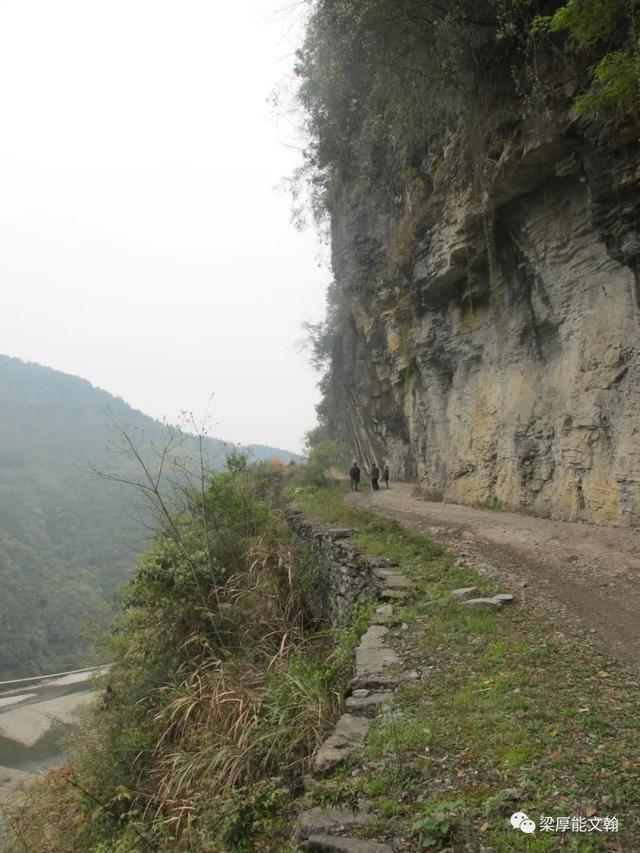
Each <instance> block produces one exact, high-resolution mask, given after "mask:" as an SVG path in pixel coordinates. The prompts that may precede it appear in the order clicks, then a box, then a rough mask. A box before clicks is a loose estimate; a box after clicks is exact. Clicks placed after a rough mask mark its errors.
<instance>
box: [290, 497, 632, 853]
mask: <svg viewBox="0 0 640 853" xmlns="http://www.w3.org/2000/svg"><path fill="white" fill-rule="evenodd" d="M344 495H345V492H344V490H343V489H342V488H332V489H328V490H322V491H318V492H316V493H315V494H311V495H307V496H305V497H304V498H303V499H301V500H299V501H298V504H299V505H300V507H301V508H302V509H304V510H305V511H306V512H308V513H310V514H312V515H315V516H316V517H318V518H320V519H322V520H323V521H326V522H330V523H331V524H337V525H340V526H344V527H350V528H353V529H354V530H355V531H356V535H355V537H354V542H355V543H356V544H357V546H358V547H359V548H360V549H361V550H362V551H363V552H365V553H368V554H380V555H384V556H387V557H389V558H391V559H393V560H397V561H398V564H399V570H400V571H402V572H403V573H404V574H405V575H407V576H408V577H409V578H411V579H412V580H413V581H414V582H415V584H416V588H417V597H416V599H415V601H412V602H411V603H410V604H409V605H407V606H404V607H402V606H394V612H393V619H392V622H391V627H392V635H393V642H395V644H396V649H397V650H398V653H399V654H400V655H401V657H402V658H403V665H402V666H403V668H404V669H405V670H407V669H412V670H416V671H417V672H418V673H419V674H420V678H419V679H418V680H416V682H415V683H412V684H407V685H406V686H404V687H402V688H401V689H400V690H399V691H398V692H397V693H396V694H395V696H394V698H393V700H392V701H391V702H390V703H386V704H385V705H384V706H382V707H381V708H379V709H378V713H377V716H376V718H375V720H374V723H373V726H372V728H371V730H370V732H369V735H368V737H367V741H366V751H365V755H364V756H363V758H362V760H360V761H356V762H354V763H353V764H352V765H350V766H347V767H343V768H341V769H340V771H338V772H336V773H335V774H334V775H333V776H332V777H331V778H329V779H328V780H322V781H319V782H318V783H317V785H316V787H315V788H314V790H313V791H312V794H311V796H312V799H313V801H314V802H316V803H329V802H330V803H333V804H343V805H349V804H353V803H355V802H357V801H358V799H359V798H362V799H366V800H367V801H369V803H370V804H371V809H372V810H373V811H375V812H377V813H378V814H379V815H380V817H379V818H377V819H376V820H375V821H372V822H370V823H368V824H367V826H366V827H363V833H366V834H367V835H368V836H369V837H371V838H377V839H380V838H385V839H388V840H389V841H390V842H393V843H394V844H395V845H396V847H397V849H406V850H420V849H445V848H450V849H452V850H456V851H457V850H479V849H480V847H481V846H484V847H488V848H491V849H493V850H495V851H511V850H528V851H537V850H557V849H560V848H562V849H565V850H580V851H583V850H625V851H633V850H640V738H639V734H640V718H639V715H638V707H639V700H640V683H639V677H638V674H637V673H636V672H635V671H633V670H631V669H630V668H629V667H627V666H625V665H623V664H620V663H617V662H615V661H613V660H610V659H608V658H607V657H605V656H604V655H602V654H600V653H599V652H598V651H596V650H595V649H594V648H593V647H592V646H591V645H590V643H589V642H588V641H587V640H585V639H584V638H582V637H578V636H577V635H575V634H574V633H571V632H570V631H568V630H564V629H563V627H562V626H560V625H558V624H555V623H552V622H550V621H547V620H545V619H542V618H541V617H539V616H538V615H536V614H534V613H532V612H529V611H528V610H527V609H526V608H525V607H523V606H522V605H520V604H519V603H518V601H517V598H518V595H517V591H515V595H516V602H515V603H514V604H511V605H509V606H506V607H503V608H500V609H499V610H498V611H496V612H492V611H490V610H476V609H473V608H467V607H464V606H462V602H461V601H460V600H458V599H456V598H455V597H453V596H452V594H451V593H452V591H453V590H455V589H459V588H463V587H474V588H475V590H476V591H475V592H474V595H477V596H491V595H494V594H496V593H498V592H504V591H505V590H504V589H498V588H497V587H496V584H495V583H494V582H493V581H491V580H489V579H487V578H485V577H483V576H482V575H480V574H478V573H477V572H475V571H474V570H473V569H472V568H469V567H465V566H460V565H457V564H456V562H455V558H454V557H453V556H452V555H451V554H447V553H445V552H444V551H443V550H442V549H441V548H440V547H439V546H438V545H436V544H434V543H433V542H430V541H429V540H428V539H427V538H426V537H423V536H421V535H419V534H417V533H415V532H411V531H407V530H405V529H403V528H402V527H401V526H400V525H399V524H398V523H397V522H396V521H394V520H391V519H385V518H382V517H380V516H378V515H376V514H374V513H371V512H366V511H363V510H359V509H355V508H353V507H350V506H347V505H345V503H344ZM518 813H524V814H525V815H526V817H527V820H528V821H529V822H531V821H533V822H534V823H535V831H525V829H526V828H527V824H523V826H522V827H514V826H513V825H512V823H511V822H510V819H511V817H512V815H517V814H518ZM518 820H520V822H522V818H520V819H518V818H517V817H514V822H515V823H518ZM615 821H617V824H616V823H615ZM529 830H530V826H529ZM398 844H399V845H400V846H399V847H398ZM405 845H406V846H405Z"/></svg>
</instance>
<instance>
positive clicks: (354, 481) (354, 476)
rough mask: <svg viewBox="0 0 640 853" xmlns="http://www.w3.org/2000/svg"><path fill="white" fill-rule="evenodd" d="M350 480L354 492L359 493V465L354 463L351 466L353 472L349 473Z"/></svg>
mask: <svg viewBox="0 0 640 853" xmlns="http://www.w3.org/2000/svg"><path fill="white" fill-rule="evenodd" d="M349 480H350V481H351V489H352V491H356V492H357V491H358V485H359V483H360V468H359V467H358V463H357V462H354V463H353V465H352V466H351V470H350V471H349Z"/></svg>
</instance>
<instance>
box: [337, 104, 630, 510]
mask: <svg viewBox="0 0 640 853" xmlns="http://www.w3.org/2000/svg"><path fill="white" fill-rule="evenodd" d="M513 118H514V117H513V116H512V119H513ZM505 127H506V128H507V129H506V130H504V131H501V129H500V128H497V130H496V135H495V139H494V145H493V151H492V153H491V157H489V158H488V166H487V169H486V171H485V173H484V177H483V180H482V182H481V185H479V184H478V183H477V182H474V181H473V180H471V179H470V178H469V176H468V173H466V172H465V171H464V169H462V168H461V166H460V158H459V156H458V152H457V143H458V142H459V140H460V129H459V128H456V127H455V126H452V127H451V129H450V130H446V129H445V131H444V132H443V133H442V134H441V135H440V137H439V144H438V145H437V146H436V147H434V146H432V147H431V149H430V153H429V154H428V155H427V156H426V157H425V158H424V159H423V160H422V162H421V163H420V169H419V173H420V175H421V178H420V180H416V181H415V182H414V183H413V185H410V186H409V189H408V190H407V192H406V193H405V196H404V198H401V199H399V198H397V197H396V198H389V194H388V193H386V192H385V191H384V190H383V186H382V181H381V182H380V186H379V187H378V188H376V186H375V183H374V184H373V191H372V190H371V186H372V185H371V183H368V184H366V185H365V183H364V182H363V181H362V180H360V179H358V177H357V176H356V177H354V178H352V179H351V180H345V181H343V182H342V184H341V185H340V186H339V188H338V190H337V191H336V192H335V196H334V200H333V204H332V209H331V223H332V254H333V266H334V271H335V275H336V281H337V284H338V287H339V290H340V292H341V294H342V317H343V321H342V328H341V332H340V334H339V335H338V336H337V339H336V341H335V343H334V349H333V354H332V371H331V391H330V396H331V406H332V412H333V415H332V417H333V419H334V424H335V425H336V427H337V431H338V432H340V433H341V434H342V435H343V436H346V438H347V440H348V442H349V443H350V444H351V446H352V448H353V449H354V452H356V453H358V455H359V457H360V458H361V459H363V460H364V461H370V460H373V459H376V460H382V459H385V460H386V459H388V460H389V463H390V467H391V471H392V475H395V476H396V477H399V478H405V479H415V480H417V481H418V482H419V483H420V484H421V485H422V486H423V487H424V488H425V489H426V490H427V492H428V493H429V494H430V495H432V496H433V497H434V498H436V499H440V498H442V499H446V500H448V501H453V502H464V503H469V504H479V505H489V506H491V505H494V506H502V507H504V508H510V509H518V510H523V511H526V512H532V513H538V514H544V515H549V516H551V517H554V518H564V519H584V520H589V521H595V522H602V523H613V524H637V523H639V522H640V385H639V379H640V355H639V349H638V345H639V343H640V326H639V322H640V310H639V296H640V267H639V258H640V225H639V221H640V144H639V141H638V138H639V133H638V128H637V127H633V126H631V125H630V124H627V125H626V126H624V127H618V128H617V129H615V130H614V131H611V132H609V133H607V134H604V133H603V132H602V131H601V130H600V131H598V130H597V129H596V125H595V124H592V123H589V122H586V121H584V120H581V121H580V122H577V121H575V120H572V119H571V118H570V110H569V104H567V106H566V109H563V108H559V109H557V110H556V111H554V112H551V111H549V112H546V113H539V114H538V116H537V118H536V120H535V121H531V120H523V119H521V118H519V117H518V116H517V115H516V116H515V120H512V121H510V122H507V123H506V124H505Z"/></svg>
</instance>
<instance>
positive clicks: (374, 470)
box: [371, 462, 380, 492]
mask: <svg viewBox="0 0 640 853" xmlns="http://www.w3.org/2000/svg"><path fill="white" fill-rule="evenodd" d="M379 479H380V469H379V468H378V466H377V465H376V463H375V462H374V463H373V465H372V467H371V488H372V489H373V491H374V492H377V491H378V480H379Z"/></svg>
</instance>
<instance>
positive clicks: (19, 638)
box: [0, 356, 294, 678]
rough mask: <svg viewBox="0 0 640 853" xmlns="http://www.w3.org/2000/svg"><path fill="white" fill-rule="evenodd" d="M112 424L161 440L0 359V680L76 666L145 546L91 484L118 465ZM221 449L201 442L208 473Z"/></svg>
mask: <svg viewBox="0 0 640 853" xmlns="http://www.w3.org/2000/svg"><path fill="white" fill-rule="evenodd" d="M113 423H116V424H119V425H120V426H121V427H126V428H127V429H128V430H130V431H133V433H134V434H135V436H136V441H137V442H138V443H139V444H140V445H141V446H144V447H147V448H149V447H150V446H151V444H152V443H154V444H156V445H157V446H162V445H163V443H164V441H165V440H166V429H167V428H166V427H165V426H164V425H163V424H161V423H159V422H158V421H155V420H153V419H152V418H149V417H147V416H145V415H143V414H142V413H141V412H138V411H136V410H134V409H132V408H131V407H130V406H128V405H127V404H126V403H125V402H124V401H123V400H121V399H118V398H116V397H113V396H112V395H111V394H108V393H107V392H105V391H101V390H99V389H97V388H94V387H93V386H92V385H91V384H90V383H89V382H86V381H85V380H83V379H79V378H78V377H75V376H69V375H67V374H64V373H59V372H57V371H54V370H51V369H49V368H46V367H41V366H39V365H36V364H28V363H25V362H22V361H19V360H17V359H13V358H8V357H6V356H2V357H0V586H1V589H2V594H1V595H0V638H1V639H0V678H7V677H18V676H27V675H33V674H37V673H40V672H47V671H53V670H56V669H64V668H67V667H74V666H84V665H85V664H87V663H89V662H90V660H89V646H90V643H89V642H88V637H89V636H91V637H94V636H95V634H96V630H98V631H99V630H100V629H101V628H103V627H104V626H106V624H107V623H108V621H109V619H110V616H111V614H112V612H113V605H114V601H115V597H116V590H117V588H118V586H119V585H120V584H121V583H122V581H123V580H124V579H125V578H126V577H127V576H128V574H129V572H130V570H131V568H132V566H133V563H134V562H135V556H136V550H137V549H138V548H139V547H140V545H141V544H142V543H143V542H144V535H143V532H142V530H141V526H140V523H139V519H138V518H136V513H135V510H134V507H133V504H132V497H133V496H132V494H131V492H130V490H129V489H127V487H126V486H124V485H122V484H119V483H115V482H109V481H106V480H104V479H101V478H99V477H97V476H95V475H92V474H91V470H92V469H93V468H98V469H101V470H105V471H110V472H117V471H122V470H124V469H123V466H126V465H128V464H129V463H128V462H127V460H126V458H124V457H123V456H122V454H121V453H119V452H118V451H120V450H121V446H120V445H121V442H120V437H119V435H118V433H117V431H114V428H113ZM186 441H187V444H188V443H189V442H191V443H192V445H193V439H189V438H187V439H186ZM227 447H228V445H226V444H225V443H224V442H223V441H220V440H217V439H206V441H205V449H206V452H207V456H208V460H209V463H210V464H211V465H212V466H213V467H219V466H220V465H221V464H223V462H224V459H225V457H226V453H227ZM187 449H188V448H187ZM248 450H249V451H250V453H251V452H252V448H248ZM255 455H256V457H257V458H259V459H263V458H273V457H279V458H281V459H282V460H283V461H284V462H287V461H289V460H290V459H291V458H293V456H294V455H293V454H291V453H288V452H287V451H279V450H275V449H274V448H270V447H264V446H257V447H256V451H255Z"/></svg>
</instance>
